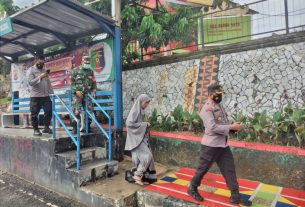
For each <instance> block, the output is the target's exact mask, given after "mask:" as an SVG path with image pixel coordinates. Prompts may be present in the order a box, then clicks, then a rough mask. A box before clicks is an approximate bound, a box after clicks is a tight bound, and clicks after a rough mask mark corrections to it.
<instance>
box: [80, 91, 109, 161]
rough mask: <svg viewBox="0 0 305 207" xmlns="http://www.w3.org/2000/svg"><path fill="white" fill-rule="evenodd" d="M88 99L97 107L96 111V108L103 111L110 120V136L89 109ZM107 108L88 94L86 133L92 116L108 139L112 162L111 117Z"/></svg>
mask: <svg viewBox="0 0 305 207" xmlns="http://www.w3.org/2000/svg"><path fill="white" fill-rule="evenodd" d="M88 98H89V99H90V100H91V102H92V104H93V105H94V104H95V105H96V106H97V107H94V110H96V108H97V109H98V111H102V112H103V114H104V115H105V116H106V117H107V118H108V134H107V132H106V131H105V129H103V127H102V126H101V125H100V123H99V122H98V121H97V120H96V118H95V116H94V115H93V113H92V112H91V111H90V110H89V109H88ZM103 108H105V107H102V106H101V105H100V104H99V103H98V101H97V100H95V98H93V96H92V95H90V94H86V106H85V112H86V118H85V119H86V122H85V123H86V133H88V131H89V124H88V119H89V117H88V116H90V117H91V119H92V121H94V123H95V124H96V125H97V127H98V128H99V130H100V131H101V132H102V133H103V134H104V135H105V137H106V138H107V139H108V159H109V160H112V150H111V144H112V143H111V142H112V141H111V140H112V139H111V116H109V115H108V114H107V113H106V111H105V110H104V109H103Z"/></svg>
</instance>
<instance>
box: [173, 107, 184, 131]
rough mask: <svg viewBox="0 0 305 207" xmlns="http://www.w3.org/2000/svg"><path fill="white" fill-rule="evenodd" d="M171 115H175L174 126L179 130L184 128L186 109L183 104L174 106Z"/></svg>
mask: <svg viewBox="0 0 305 207" xmlns="http://www.w3.org/2000/svg"><path fill="white" fill-rule="evenodd" d="M171 115H172V116H173V118H174V120H175V122H174V127H175V129H177V130H178V131H182V130H183V124H184V116H185V113H184V110H183V108H182V106H181V105H178V106H176V107H175V108H174V110H173V111H172V112H171Z"/></svg>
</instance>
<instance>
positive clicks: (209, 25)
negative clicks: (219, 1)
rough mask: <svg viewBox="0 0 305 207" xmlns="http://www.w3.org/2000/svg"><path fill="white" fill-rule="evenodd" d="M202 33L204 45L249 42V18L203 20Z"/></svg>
mask: <svg viewBox="0 0 305 207" xmlns="http://www.w3.org/2000/svg"><path fill="white" fill-rule="evenodd" d="M203 31H204V43H206V44H209V43H213V42H215V43H217V44H219V43H222V44H223V43H237V42H242V41H247V40H251V16H238V17H221V18H211V19H203ZM238 37H243V38H238Z"/></svg>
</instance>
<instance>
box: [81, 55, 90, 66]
mask: <svg viewBox="0 0 305 207" xmlns="http://www.w3.org/2000/svg"><path fill="white" fill-rule="evenodd" d="M82 61H83V62H84V63H87V64H90V57H89V56H87V55H86V56H83V58H82Z"/></svg>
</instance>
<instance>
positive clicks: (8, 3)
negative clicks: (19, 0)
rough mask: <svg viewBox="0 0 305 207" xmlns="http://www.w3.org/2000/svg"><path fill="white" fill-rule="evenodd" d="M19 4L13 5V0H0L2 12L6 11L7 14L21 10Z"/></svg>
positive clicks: (0, 10)
mask: <svg viewBox="0 0 305 207" xmlns="http://www.w3.org/2000/svg"><path fill="white" fill-rule="evenodd" d="M19 10H20V8H19V7H18V6H14V5H13V0H0V12H3V11H6V12H7V15H8V16H9V15H12V14H14V13H16V12H17V11H19Z"/></svg>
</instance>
